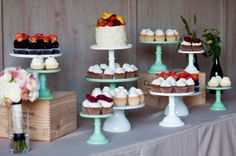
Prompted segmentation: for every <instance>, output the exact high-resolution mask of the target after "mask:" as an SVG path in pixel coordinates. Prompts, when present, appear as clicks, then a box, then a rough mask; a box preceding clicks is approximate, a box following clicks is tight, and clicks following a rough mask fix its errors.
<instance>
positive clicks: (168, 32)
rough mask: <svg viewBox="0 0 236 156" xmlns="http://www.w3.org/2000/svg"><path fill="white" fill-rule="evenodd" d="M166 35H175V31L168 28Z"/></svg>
mask: <svg viewBox="0 0 236 156" xmlns="http://www.w3.org/2000/svg"><path fill="white" fill-rule="evenodd" d="M166 35H167V36H171V35H175V33H174V31H173V30H172V29H167V30H166Z"/></svg>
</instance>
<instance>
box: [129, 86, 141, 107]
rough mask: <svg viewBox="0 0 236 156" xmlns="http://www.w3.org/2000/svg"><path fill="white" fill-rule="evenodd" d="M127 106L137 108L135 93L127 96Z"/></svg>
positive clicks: (136, 94) (137, 101) (137, 96)
mask: <svg viewBox="0 0 236 156" xmlns="http://www.w3.org/2000/svg"><path fill="white" fill-rule="evenodd" d="M128 104H129V105H130V106H137V105H138V104H139V95H138V93H137V92H136V90H135V91H131V92H130V93H129V95H128Z"/></svg>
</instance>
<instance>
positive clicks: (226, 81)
mask: <svg viewBox="0 0 236 156" xmlns="http://www.w3.org/2000/svg"><path fill="white" fill-rule="evenodd" d="M220 86H221V87H230V86H231V81H230V79H229V78H228V77H223V78H222V80H221V81H220Z"/></svg>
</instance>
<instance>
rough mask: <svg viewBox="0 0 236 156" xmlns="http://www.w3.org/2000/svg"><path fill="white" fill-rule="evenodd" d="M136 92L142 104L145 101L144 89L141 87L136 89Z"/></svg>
mask: <svg viewBox="0 0 236 156" xmlns="http://www.w3.org/2000/svg"><path fill="white" fill-rule="evenodd" d="M136 92H137V94H138V97H139V103H141V104H142V103H144V98H145V96H144V93H143V91H142V90H141V89H136Z"/></svg>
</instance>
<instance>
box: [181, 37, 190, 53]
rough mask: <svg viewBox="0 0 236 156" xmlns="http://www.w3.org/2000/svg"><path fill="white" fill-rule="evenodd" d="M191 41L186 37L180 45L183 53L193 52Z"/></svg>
mask: <svg viewBox="0 0 236 156" xmlns="http://www.w3.org/2000/svg"><path fill="white" fill-rule="evenodd" d="M191 40H192V39H191V38H190V37H184V40H183V41H182V42H181V43H180V48H181V50H182V51H192V46H191Z"/></svg>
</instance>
